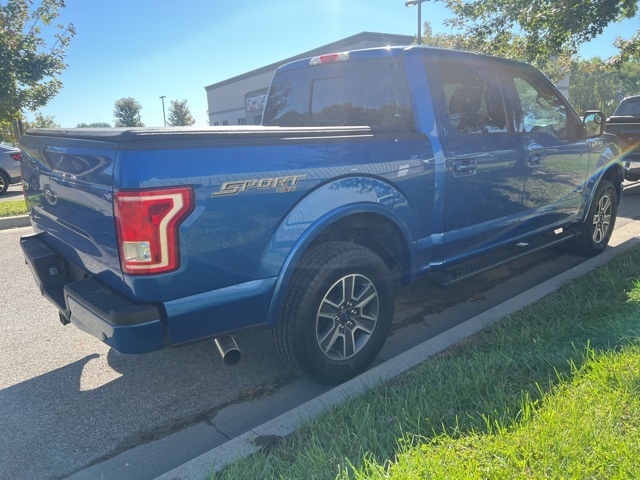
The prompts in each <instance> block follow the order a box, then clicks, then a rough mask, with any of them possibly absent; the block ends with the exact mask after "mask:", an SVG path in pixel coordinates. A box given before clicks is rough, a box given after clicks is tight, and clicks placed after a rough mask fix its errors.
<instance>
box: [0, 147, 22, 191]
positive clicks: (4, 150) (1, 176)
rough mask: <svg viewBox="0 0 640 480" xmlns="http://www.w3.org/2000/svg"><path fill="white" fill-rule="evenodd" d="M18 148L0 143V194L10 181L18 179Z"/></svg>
mask: <svg viewBox="0 0 640 480" xmlns="http://www.w3.org/2000/svg"><path fill="white" fill-rule="evenodd" d="M20 156H21V153H20V149H19V148H16V147H12V146H11V145H0V195H4V193H5V192H6V191H7V189H8V188H9V185H11V184H12V183H18V182H19V181H20Z"/></svg>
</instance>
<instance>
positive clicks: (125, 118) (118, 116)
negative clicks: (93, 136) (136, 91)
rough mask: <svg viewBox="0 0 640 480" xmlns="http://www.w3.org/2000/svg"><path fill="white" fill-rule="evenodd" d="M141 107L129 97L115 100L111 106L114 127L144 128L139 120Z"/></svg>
mask: <svg viewBox="0 0 640 480" xmlns="http://www.w3.org/2000/svg"><path fill="white" fill-rule="evenodd" d="M140 110H142V105H140V103H138V102H137V101H136V100H134V99H133V98H131V97H127V98H121V99H120V100H116V103H115V104H114V106H113V116H114V117H115V120H116V121H115V125H116V127H144V123H142V121H141V120H140Z"/></svg>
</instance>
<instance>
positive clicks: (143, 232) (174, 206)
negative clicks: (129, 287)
mask: <svg viewBox="0 0 640 480" xmlns="http://www.w3.org/2000/svg"><path fill="white" fill-rule="evenodd" d="M114 198H115V202H114V216H115V222H116V235H117V240H118V250H119V252H120V265H121V267H122V271H123V272H124V273H127V274H130V275H150V274H157V273H167V272H171V271H174V270H177V269H178V268H180V245H179V233H178V230H179V227H180V225H181V223H182V222H183V221H184V220H185V219H186V218H187V216H188V215H189V214H190V213H191V212H192V211H193V208H194V200H193V191H192V189H191V188H190V187H178V188H163V189H153V190H120V191H118V192H116V193H115V197H114Z"/></svg>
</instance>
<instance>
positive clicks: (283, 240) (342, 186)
mask: <svg viewBox="0 0 640 480" xmlns="http://www.w3.org/2000/svg"><path fill="white" fill-rule="evenodd" d="M336 191H339V192H340V195H336V193H335V192H336ZM336 197H339V199H336ZM330 200H333V201H330ZM361 213H373V214H376V215H380V216H382V217H385V218H386V219H388V220H389V221H391V222H392V223H393V224H394V225H395V226H396V227H397V228H398V231H400V232H401V234H402V236H403V237H404V241H405V243H406V245H407V251H408V254H409V265H414V262H415V252H414V249H413V248H412V240H411V238H412V236H411V228H410V227H412V226H414V225H416V220H417V219H416V214H415V211H414V209H413V207H411V205H410V204H409V203H408V201H407V199H406V197H405V196H404V195H403V194H402V193H401V192H400V191H399V190H398V189H396V188H395V187H393V186H392V185H390V184H388V183H387V182H385V181H383V180H380V179H378V178H371V177H346V178H342V179H337V180H334V181H332V182H330V183H328V184H325V185H323V186H321V187H319V188H318V189H316V190H314V191H313V192H311V193H310V194H309V195H307V196H305V197H304V198H303V199H302V200H301V201H300V202H298V203H297V204H296V206H295V207H294V208H293V209H292V210H291V211H290V212H289V214H288V215H287V216H286V217H285V218H284V220H283V221H282V222H281V223H280V225H279V227H278V228H277V229H276V231H275V233H274V234H273V236H272V238H271V242H270V243H269V248H268V249H267V251H265V255H264V257H263V264H264V265H265V266H269V265H270V266H271V267H270V268H273V267H275V266H276V265H277V266H278V267H279V271H278V273H277V280H276V284H275V287H274V292H273V297H272V300H271V305H270V307H269V312H268V315H267V326H268V327H270V328H271V327H273V326H275V324H276V323H277V320H278V312H279V311H280V308H281V306H282V302H283V301H284V296H285V294H286V291H287V287H288V282H289V280H290V278H291V276H292V274H293V271H294V269H295V267H296V265H297V264H298V262H299V260H300V258H301V257H302V255H303V254H304V252H305V251H306V249H307V248H308V247H309V245H311V243H312V242H313V241H314V240H315V239H316V238H318V236H319V235H320V234H322V233H323V232H324V231H325V230H326V229H327V228H328V227H329V226H331V225H332V224H334V223H335V222H337V221H339V220H342V219H344V218H346V217H349V216H351V215H356V214H361ZM303 214H304V217H301V215H303Z"/></svg>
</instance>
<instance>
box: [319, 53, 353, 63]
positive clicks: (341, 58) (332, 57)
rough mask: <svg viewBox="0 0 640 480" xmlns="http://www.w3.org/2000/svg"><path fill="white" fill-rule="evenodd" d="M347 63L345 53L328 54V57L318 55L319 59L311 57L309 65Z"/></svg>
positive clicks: (347, 54) (347, 59) (347, 55)
mask: <svg viewBox="0 0 640 480" xmlns="http://www.w3.org/2000/svg"><path fill="white" fill-rule="evenodd" d="M347 61H349V52H345V53H330V54H329V55H320V56H319V57H313V58H312V59H311V60H310V61H309V64H310V65H320V64H321V63H335V62H347Z"/></svg>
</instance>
